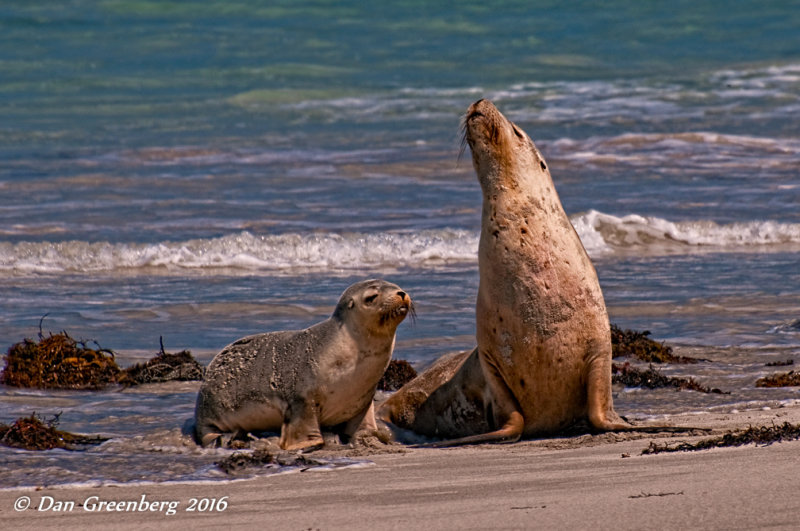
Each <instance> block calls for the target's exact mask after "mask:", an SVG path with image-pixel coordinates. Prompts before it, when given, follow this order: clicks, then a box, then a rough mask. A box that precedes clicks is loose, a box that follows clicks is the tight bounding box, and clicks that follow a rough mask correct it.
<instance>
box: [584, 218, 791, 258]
mask: <svg viewBox="0 0 800 531" xmlns="http://www.w3.org/2000/svg"><path fill="white" fill-rule="evenodd" d="M572 223H573V225H574V226H575V228H576V230H577V231H578V234H580V236H581V240H582V241H583V244H584V246H585V247H586V250H587V251H588V252H589V254H591V255H595V256H597V255H603V254H610V253H614V252H641V253H645V254H664V253H676V254H688V253H692V252H697V251H720V252H722V251H737V252H750V251H757V252H769V251H782V250H786V249H789V248H792V249H794V248H796V247H797V246H798V245H800V224H798V223H778V222H775V221H750V222H744V223H730V224H719V223H715V222H713V221H708V220H690V221H678V222H674V221H668V220H666V219H662V218H657V217H644V216H640V215H637V214H630V215H627V216H622V217H618V216H612V215H610V214H604V213H602V212H597V211H596V210H590V211H589V212H586V213H584V214H581V215H579V216H575V217H574V218H573V219H572Z"/></svg>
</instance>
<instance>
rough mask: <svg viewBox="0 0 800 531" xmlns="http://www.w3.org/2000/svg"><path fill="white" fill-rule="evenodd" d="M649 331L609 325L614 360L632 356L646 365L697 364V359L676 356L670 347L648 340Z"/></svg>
mask: <svg viewBox="0 0 800 531" xmlns="http://www.w3.org/2000/svg"><path fill="white" fill-rule="evenodd" d="M648 336H650V331H649V330H645V331H644V332H637V331H635V330H623V329H621V328H620V327H618V326H617V325H615V324H612V325H611V352H612V356H613V357H615V358H619V357H623V356H633V357H635V358H637V359H639V360H642V361H645V362H647V363H697V362H698V361H701V360H698V359H695V358H689V357H687V356H676V355H675V354H673V353H672V347H668V346H666V345H664V344H663V343H659V342H658V341H653V340H652V339H650V337H648Z"/></svg>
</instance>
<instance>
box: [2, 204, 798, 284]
mask: <svg viewBox="0 0 800 531" xmlns="http://www.w3.org/2000/svg"><path fill="white" fill-rule="evenodd" d="M572 224H573V225H574V226H575V229H576V230H577V232H578V234H579V235H580V237H581V240H582V241H583V244H584V247H586V250H587V251H588V252H589V254H590V255H591V256H593V257H595V258H597V257H608V256H613V255H615V254H634V253H635V254H641V255H662V254H691V253H696V252H781V251H787V250H797V249H800V224H798V223H779V222H775V221H750V222H744V223H731V224H719V223H716V222H713V221H707V220H693V221H668V220H666V219H662V218H657V217H645V216H640V215H637V214H630V215H627V216H622V217H619V216H614V215H611V214H605V213H602V212H598V211H595V210H592V211H589V212H586V213H583V214H579V215H576V216H574V217H573V218H572ZM477 252H478V234H477V233H474V232H471V231H465V230H458V229H440V230H426V231H420V232H416V233H400V232H398V233H376V234H365V233H355V234H336V233H312V234H297V233H292V234H282V235H269V236H258V235H254V234H252V233H250V232H240V233H236V234H231V235H228V236H224V237H221V238H209V239H195V240H188V241H183V242H161V243H155V244H144V243H141V244H135V243H133V244H132V243H110V242H94V243H92V242H85V241H64V242H55V243H48V242H22V243H16V244H11V243H0V270H5V271H14V272H17V273H58V272H83V271H85V272H92V271H113V270H129V269H144V268H165V269H168V270H180V271H184V272H186V271H191V270H206V269H219V268H227V269H241V270H246V271H265V272H274V271H281V270H296V269H315V270H327V269H344V270H347V269H353V270H356V269H364V268H373V267H436V266H440V265H444V264H451V263H464V262H475V261H476V260H477Z"/></svg>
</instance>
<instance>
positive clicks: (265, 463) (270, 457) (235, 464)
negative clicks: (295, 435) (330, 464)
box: [214, 448, 326, 475]
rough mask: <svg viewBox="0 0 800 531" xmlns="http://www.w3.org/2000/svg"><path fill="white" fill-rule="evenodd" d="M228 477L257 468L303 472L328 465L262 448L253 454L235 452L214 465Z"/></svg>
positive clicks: (323, 462) (319, 461)
mask: <svg viewBox="0 0 800 531" xmlns="http://www.w3.org/2000/svg"><path fill="white" fill-rule="evenodd" d="M214 464H215V465H217V467H218V468H219V469H220V470H222V471H223V472H225V473H226V474H228V475H235V474H237V473H239V472H242V471H243V470H246V469H249V468H256V467H266V468H277V467H289V466H294V467H300V468H301V472H302V471H303V470H306V469H308V468H311V467H315V466H321V465H324V464H326V462H325V461H321V460H317V459H314V458H313V457H309V456H306V455H304V454H301V453H297V454H287V453H279V454H273V453H271V452H270V451H269V450H266V449H263V448H260V449H258V450H255V451H253V452H234V453H233V454H232V455H229V456H228V457H226V458H224V459H222V460H221V461H217V462H216V463H214Z"/></svg>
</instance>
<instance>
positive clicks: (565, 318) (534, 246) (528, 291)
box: [379, 100, 631, 444]
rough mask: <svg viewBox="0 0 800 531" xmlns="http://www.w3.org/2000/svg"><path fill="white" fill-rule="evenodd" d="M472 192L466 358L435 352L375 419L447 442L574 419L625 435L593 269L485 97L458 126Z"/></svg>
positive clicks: (523, 137) (513, 131)
mask: <svg viewBox="0 0 800 531" xmlns="http://www.w3.org/2000/svg"><path fill="white" fill-rule="evenodd" d="M464 132H465V138H466V142H467V143H468V144H469V147H470V150H471V152H472V162H473V166H474V168H475V172H476V173H477V175H478V180H479V181H480V185H481V189H482V191H483V211H482V217H481V235H480V243H479V247H478V266H479V271H480V285H479V288H478V299H477V304H476V321H477V328H476V338H477V343H478V346H477V348H476V349H475V350H474V351H472V352H463V353H460V354H455V355H450V356H446V357H444V358H442V359H440V360H439V361H437V362H436V363H435V364H434V365H433V366H432V367H431V368H430V369H428V371H426V372H424V373H423V374H421V375H420V376H418V377H417V379H415V380H412V381H411V382H409V383H408V384H406V386H404V387H403V388H401V389H400V390H399V391H398V392H397V393H395V394H394V395H393V396H392V397H390V398H389V400H387V401H386V402H385V403H384V404H383V405H382V407H381V408H380V411H379V416H380V417H381V418H383V419H384V420H387V421H389V422H392V423H394V424H396V425H398V426H400V427H402V428H407V429H411V430H413V431H415V432H417V433H420V434H423V435H426V436H431V437H440V438H441V437H447V438H452V437H457V438H458V439H456V440H452V441H447V442H448V444H470V443H478V442H488V441H509V442H510V441H515V440H518V439H519V438H520V437H522V436H525V437H528V436H533V435H544V434H550V433H555V432H558V431H559V430H562V429H563V428H565V427H567V426H569V425H570V424H572V423H574V422H576V421H579V420H583V419H586V420H588V421H589V423H590V424H591V425H592V426H593V427H594V428H595V429H598V430H618V429H629V428H631V426H630V425H629V424H628V423H627V422H625V421H624V420H623V419H622V418H620V416H619V415H617V413H616V412H615V411H614V407H613V404H612V397H611V336H610V327H609V321H608V314H607V313H606V307H605V302H604V301H603V294H602V292H601V291H600V284H599V282H598V280H597V273H596V272H595V269H594V267H593V266H592V263H591V261H590V260H589V256H588V255H587V254H586V251H585V250H584V248H583V245H582V244H581V241H580V238H579V237H578V234H577V233H576V232H575V229H574V228H573V226H572V224H571V223H570V221H569V218H568V217H567V215H566V213H565V212H564V209H563V207H562V206H561V202H560V200H559V198H558V194H557V193H556V190H555V187H554V185H553V180H552V179H551V177H550V172H549V170H548V168H547V164H546V163H545V161H544V158H543V157H542V155H541V154H540V153H539V150H537V149H536V146H534V144H533V142H532V141H531V139H530V138H529V137H528V135H527V134H525V132H524V131H523V130H522V129H520V128H519V127H517V126H516V125H515V124H513V123H512V122H511V121H509V120H508V119H506V118H505V116H503V115H502V114H501V113H500V111H498V110H497V108H496V107H495V106H494V105H493V104H492V103H491V102H489V101H487V100H479V101H477V102H475V103H473V104H472V105H471V106H470V107H469V109H468V110H467V114H466V117H465V119H464Z"/></svg>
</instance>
